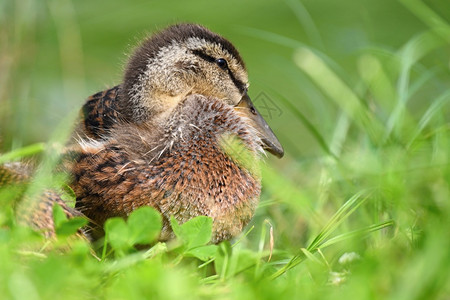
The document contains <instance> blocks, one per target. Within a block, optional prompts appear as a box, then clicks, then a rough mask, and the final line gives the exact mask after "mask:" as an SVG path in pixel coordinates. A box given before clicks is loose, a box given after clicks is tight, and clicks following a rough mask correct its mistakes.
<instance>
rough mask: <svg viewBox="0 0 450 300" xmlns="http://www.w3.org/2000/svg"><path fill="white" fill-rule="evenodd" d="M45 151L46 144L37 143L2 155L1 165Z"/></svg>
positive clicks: (0, 156)
mask: <svg viewBox="0 0 450 300" xmlns="http://www.w3.org/2000/svg"><path fill="white" fill-rule="evenodd" d="M44 149H45V144H44V143H36V144H33V145H29V146H26V147H23V148H20V149H16V150H12V151H10V152H8V153H5V154H2V155H0V164H4V163H6V162H11V161H17V160H20V159H22V158H24V157H27V156H31V155H34V154H38V153H41V152H42V151H44Z"/></svg>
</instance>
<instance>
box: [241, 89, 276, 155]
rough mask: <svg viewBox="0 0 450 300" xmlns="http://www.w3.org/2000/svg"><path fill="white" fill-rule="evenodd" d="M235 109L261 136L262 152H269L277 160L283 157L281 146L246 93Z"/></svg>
mask: <svg viewBox="0 0 450 300" xmlns="http://www.w3.org/2000/svg"><path fill="white" fill-rule="evenodd" d="M235 109H236V110H237V111H238V112H239V113H242V114H243V115H244V116H245V117H247V118H249V119H250V120H251V122H252V126H253V127H254V128H255V129H256V130H257V131H258V132H259V134H260V135H261V140H262V142H263V144H264V145H263V148H264V150H267V151H269V152H270V153H272V154H273V155H275V156H276V157H278V158H281V157H283V155H284V150H283V146H281V144H280V142H279V141H278V139H277V137H276V136H275V134H274V133H273V131H272V129H270V127H269V125H268V124H267V123H266V121H265V120H264V119H263V117H262V116H261V114H260V113H259V112H258V111H257V110H256V108H255V106H254V105H253V103H252V100H250V97H249V96H248V95H247V93H245V95H244V96H242V99H241V101H239V103H238V104H237V105H236V106H235Z"/></svg>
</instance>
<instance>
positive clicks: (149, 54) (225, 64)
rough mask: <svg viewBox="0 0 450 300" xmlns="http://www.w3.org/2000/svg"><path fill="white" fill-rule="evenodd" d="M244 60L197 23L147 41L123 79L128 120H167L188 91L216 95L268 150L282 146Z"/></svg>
mask: <svg viewBox="0 0 450 300" xmlns="http://www.w3.org/2000/svg"><path fill="white" fill-rule="evenodd" d="M248 87H249V83H248V74H247V70H246V68H245V64H244V62H243V60H242V58H241V56H240V55H239V52H238V51H237V50H236V48H235V47H234V46H233V45H232V44H231V43H230V42H229V41H228V40H226V39H225V38H223V37H221V36H220V35H218V34H216V33H213V32H211V31H210V30H208V29H206V28H205V27H202V26H200V25H196V24H178V25H173V26H170V27H168V28H166V29H164V30H162V31H160V32H159V33H156V34H154V35H153V36H151V37H149V38H148V39H146V40H145V41H144V42H143V43H142V44H141V45H140V46H139V47H138V48H137V50H136V51H135V52H134V54H133V55H132V56H131V58H130V60H129V62H128V65H127V67H126V71H125V77H124V81H123V97H124V100H125V101H123V107H122V112H123V113H124V115H125V118H127V119H128V120H132V121H134V122H142V121H145V120H148V119H150V118H152V119H164V118H165V117H167V116H168V115H169V114H170V112H171V111H173V109H174V108H175V107H176V106H177V105H178V104H179V103H180V102H181V101H182V100H183V99H185V98H186V97H187V96H188V95H192V94H200V95H204V96H209V97H214V98H216V99H219V100H221V101H223V102H224V103H225V104H227V105H231V106H234V107H236V109H237V111H238V112H239V113H240V114H242V115H243V116H244V117H247V118H248V120H249V122H251V123H252V124H251V125H252V126H253V127H255V128H256V129H257V130H258V131H260V132H261V137H262V140H263V142H264V143H265V145H264V146H265V147H264V148H266V149H267V150H268V151H269V152H271V153H273V154H275V155H277V156H279V157H281V156H282V155H283V148H282V147H281V144H280V143H279V142H278V140H277V138H276V137H275V135H274V134H273V132H272V131H271V129H270V127H269V126H268V125H267V123H266V122H265V121H264V119H263V118H262V117H261V115H260V114H259V113H258V112H257V111H256V109H255V108H254V106H253V104H252V103H251V101H250V98H249V97H248V95H247V90H248Z"/></svg>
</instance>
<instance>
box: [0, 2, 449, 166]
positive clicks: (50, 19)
mask: <svg viewBox="0 0 450 300" xmlns="http://www.w3.org/2000/svg"><path fill="white" fill-rule="evenodd" d="M428 2H429V3H428V4H429V6H430V8H432V9H434V10H435V12H436V14H438V15H440V14H442V13H445V12H448V11H450V4H449V3H448V2H447V1H428ZM441 17H442V18H443V19H444V20H445V19H446V18H447V19H448V14H447V15H445V14H444V15H442V16H441ZM0 22H1V23H0V25H1V26H0V27H1V28H0V33H1V34H0V39H1V40H0V47H1V48H0V51H1V58H0V59H1V61H0V68H1V75H0V76H1V77H0V103H1V106H0V128H1V136H2V140H3V143H2V147H1V148H2V149H3V150H4V151H5V150H9V149H11V147H12V148H16V147H20V146H23V145H27V144H30V143H32V142H36V141H46V140H47V139H48V137H49V134H50V132H51V131H52V129H53V128H55V126H56V125H57V124H59V122H60V121H61V120H62V117H63V116H64V115H66V114H67V113H68V112H70V111H73V110H77V109H78V108H79V107H80V106H81V104H82V103H83V101H84V100H85V99H86V98H87V97H88V96H89V95H91V94H93V93H95V92H97V91H100V90H102V89H105V88H107V87H111V86H113V85H115V84H117V83H119V82H120V81H121V79H122V71H123V68H124V65H125V63H126V60H127V54H129V53H130V51H131V50H132V49H133V47H134V46H136V45H137V44H138V41H140V40H141V39H142V38H143V37H144V36H146V35H147V34H149V33H151V32H153V31H155V30H158V29H161V28H164V27H165V26H167V25H168V24H172V23H176V22H196V23H200V24H203V25H205V26H207V27H209V28H210V29H211V30H213V31H216V32H219V33H221V34H222V35H224V36H225V37H227V38H228V39H230V40H231V41H232V42H233V43H234V44H235V45H236V47H237V48H238V49H239V50H240V52H241V54H242V56H243V57H244V59H245V61H246V63H247V67H248V70H249V73H250V80H251V89H250V93H251V94H250V95H251V96H252V97H253V98H254V99H255V98H256V97H257V96H258V95H259V94H260V93H261V92H264V93H265V95H267V96H268V98H269V99H270V100H271V101H273V102H275V103H276V105H277V106H279V108H280V111H279V113H278V111H277V113H276V114H275V115H274V116H272V118H271V119H270V120H268V121H269V123H270V124H271V125H272V127H273V128H274V130H275V131H276V132H277V134H278V135H279V136H280V139H281V141H282V142H283V144H285V145H286V148H287V155H288V157H289V158H294V159H305V158H309V157H317V155H321V154H323V153H320V149H319V147H318V145H317V140H316V139H315V138H314V136H312V135H311V134H310V132H309V131H308V130H306V129H305V127H304V126H303V124H302V123H301V122H299V120H298V119H297V118H296V117H295V115H294V114H293V113H292V111H291V110H290V109H289V108H288V107H286V106H284V105H283V104H282V103H280V100H279V97H281V96H282V97H284V98H285V99H286V100H287V101H289V102H290V103H291V104H292V105H294V106H295V107H297V108H298V110H300V111H301V112H302V113H303V114H304V115H305V116H307V118H308V120H309V121H310V122H311V124H312V125H313V126H314V127H315V128H316V129H317V130H318V131H319V132H320V133H321V135H322V136H323V138H324V139H325V140H330V139H331V137H332V133H333V130H334V128H335V124H336V122H337V112H338V111H339V108H338V107H336V105H335V103H333V102H330V101H329V99H328V98H327V96H326V95H324V93H323V92H322V91H321V90H320V89H318V88H317V87H315V85H314V84H313V83H312V82H311V81H310V79H309V78H308V77H307V76H306V75H305V74H304V72H302V71H301V70H300V69H299V68H298V66H296V64H295V63H294V61H293V54H294V52H295V48H298V47H299V46H301V45H305V46H310V47H313V48H315V49H317V50H319V51H321V52H322V53H324V54H325V55H327V56H328V57H329V58H330V59H332V60H334V62H335V63H336V65H335V66H334V67H336V69H337V71H338V72H339V75H340V76H341V77H342V79H343V80H344V81H345V82H346V83H348V84H349V86H350V87H351V88H354V87H356V86H357V85H358V84H359V83H360V77H361V70H360V68H364V66H363V64H364V63H363V62H362V61H361V57H362V56H363V54H364V53H363V51H364V50H367V49H368V48H377V49H376V51H386V52H387V53H393V54H395V53H396V51H398V50H399V49H400V48H401V47H402V46H403V45H404V44H405V43H406V42H408V40H410V39H411V38H412V37H414V36H415V35H416V34H417V33H418V32H421V31H424V30H427V28H428V26H427V24H424V22H423V20H420V19H419V18H418V17H417V16H415V15H414V14H413V13H412V12H411V11H410V10H408V9H407V8H405V6H404V5H402V4H401V3H400V2H398V1H391V0H380V1H368V0H366V1H303V2H300V1H294V0H289V1H267V0H265V1H245V2H241V1H229V2H226V3H218V2H213V3H211V2H208V1H190V2H181V1H131V2H123V1H108V2H97V1H94V2H93V1H68V0H58V1H34V0H21V1H10V0H3V1H1V2H0ZM442 50H443V49H441V51H440V52H436V53H433V55H428V56H427V57H426V62H427V63H428V64H429V65H433V70H434V72H437V73H439V79H441V80H442V82H437V81H436V82H433V83H432V85H430V87H429V88H430V89H431V90H433V92H437V91H435V89H445V88H446V83H447V82H448V79H449V78H448V57H447V55H446V54H447V53H446V52H445V51H442ZM361 64H362V65H361ZM324 81H326V78H324ZM392 100H393V99H392ZM365 101H368V100H365ZM256 102H257V101H256ZM429 103H430V97H426V96H425V97H424V96H423V95H421V94H419V95H417V97H413V98H412V99H411V100H410V101H409V103H408V105H410V106H411V109H412V112H413V113H414V112H420V111H421V110H423V109H424V108H425V107H427V106H428V105H429ZM257 105H258V103H257ZM289 158H288V159H289ZM288 159H287V160H285V161H288ZM280 163H281V164H282V163H283V162H282V161H280Z"/></svg>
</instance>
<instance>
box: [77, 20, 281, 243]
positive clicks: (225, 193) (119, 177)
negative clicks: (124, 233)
mask: <svg viewBox="0 0 450 300" xmlns="http://www.w3.org/2000/svg"><path fill="white" fill-rule="evenodd" d="M247 89H248V78H247V71H246V68H245V66H244V63H243V61H242V59H241V57H240V55H239V53H238V52H237V50H236V49H235V48H234V46H233V45H232V44H231V43H230V42H228V41H227V40H225V39H224V38H223V37H220V36H219V35H217V34H215V33H212V32H211V31H209V30H208V29H206V28H204V27H201V26H199V25H194V24H181V25H175V26H172V27H169V28H168V29H165V30H163V31H161V32H159V33H157V34H156V35H154V36H152V37H150V38H148V39H147V40H145V41H144V42H143V43H142V44H141V46H140V47H139V48H138V49H137V50H136V51H135V53H134V54H133V55H131V58H130V61H129V63H128V65H127V68H126V71H125V76H124V82H123V83H122V84H121V85H119V86H116V87H114V88H112V89H109V90H107V91H104V92H101V93H97V94H96V95H94V96H92V97H90V98H89V99H88V101H87V102H86V104H85V105H84V107H83V115H84V119H83V121H82V123H81V124H80V125H79V126H78V129H77V131H76V133H77V137H78V141H79V146H78V149H77V147H75V152H76V153H77V158H76V160H75V163H74V164H73V166H72V167H71V169H70V172H71V173H72V175H73V181H72V183H71V187H72V188H73V190H74V192H75V194H76V195H77V204H76V208H77V209H79V210H80V211H82V212H83V213H84V214H85V215H86V216H87V217H89V218H90V219H92V220H94V221H95V222H96V223H97V224H100V225H101V224H103V223H104V222H105V221H106V220H107V219H108V218H110V217H114V216H121V217H126V216H128V215H129V214H130V213H131V212H132V211H133V210H134V209H136V208H138V207H140V206H144V205H148V206H152V207H154V208H156V209H157V210H159V211H160V212H161V214H162V215H163V219H164V228H163V231H162V233H161V237H160V238H161V239H162V240H166V239H169V238H170V237H171V236H172V233H171V229H170V226H169V219H170V216H174V217H175V218H176V219H177V220H178V222H181V223H184V222H186V221H187V220H189V219H191V218H193V217H195V216H199V215H206V216H210V217H212V218H213V238H212V240H213V242H219V241H221V240H224V239H230V238H232V237H234V236H236V235H237V234H239V233H240V232H241V231H242V229H243V227H244V226H245V225H246V224H247V223H248V222H249V221H250V219H251V217H252V216H253V214H254V211H255V209H256V206H257V203H258V198H259V194H260V178H259V176H258V174H257V173H258V172H257V171H256V169H257V168H255V164H256V163H257V161H258V159H259V153H261V152H263V148H264V149H267V150H269V151H270V152H272V153H274V154H275V155H277V156H281V155H282V153H283V150H282V147H281V145H280V144H279V142H278V140H277V139H276V137H275V136H274V134H273V133H272V131H271V130H270V128H269V127H268V125H267V124H266V123H265V121H264V120H263V119H262V117H261V116H260V115H259V113H258V112H257V111H256V109H255V108H254V107H253V104H252V103H251V101H250V98H249V97H248V96H247ZM80 137H81V139H80ZM83 137H85V139H83ZM230 137H231V138H233V137H234V138H235V139H237V140H239V141H240V142H241V143H242V144H243V147H244V149H246V150H243V152H241V153H246V155H244V157H246V158H244V159H241V158H239V155H232V154H231V153H229V150H230V149H228V152H227V150H226V148H227V147H226V146H227V145H225V147H224V141H225V143H226V141H227V139H229V138H230ZM234 154H236V153H234ZM247 154H248V155H247ZM248 157H250V158H251V159H250V161H246V160H248Z"/></svg>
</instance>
